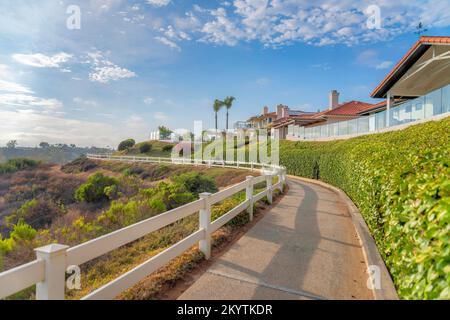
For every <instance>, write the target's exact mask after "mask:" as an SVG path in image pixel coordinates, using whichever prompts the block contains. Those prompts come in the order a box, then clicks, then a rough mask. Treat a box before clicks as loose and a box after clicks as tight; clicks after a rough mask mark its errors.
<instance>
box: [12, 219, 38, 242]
mask: <svg viewBox="0 0 450 320" xmlns="http://www.w3.org/2000/svg"><path fill="white" fill-rule="evenodd" d="M36 234H37V231H36V230H35V229H33V227H31V226H30V225H28V224H26V223H25V222H24V221H19V222H18V223H17V224H16V225H14V227H13V230H12V231H11V234H10V239H13V240H14V241H31V240H33V239H34V238H35V237H36Z"/></svg>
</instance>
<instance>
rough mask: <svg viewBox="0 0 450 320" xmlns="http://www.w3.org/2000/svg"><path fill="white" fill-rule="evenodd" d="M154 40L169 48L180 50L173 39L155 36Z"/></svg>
mask: <svg viewBox="0 0 450 320" xmlns="http://www.w3.org/2000/svg"><path fill="white" fill-rule="evenodd" d="M155 40H156V41H158V42H160V43H162V44H164V45H166V46H169V47H170V48H172V49H174V50H177V51H181V48H180V46H179V45H177V44H176V43H175V42H174V41H172V40H169V39H167V38H166V37H155Z"/></svg>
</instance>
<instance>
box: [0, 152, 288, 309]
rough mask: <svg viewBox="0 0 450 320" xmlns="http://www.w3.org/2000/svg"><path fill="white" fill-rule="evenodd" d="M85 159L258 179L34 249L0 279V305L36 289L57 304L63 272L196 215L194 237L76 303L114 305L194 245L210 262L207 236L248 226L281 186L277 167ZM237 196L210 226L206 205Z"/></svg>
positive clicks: (282, 181) (282, 174)
mask: <svg viewBox="0 0 450 320" xmlns="http://www.w3.org/2000/svg"><path fill="white" fill-rule="evenodd" d="M88 158H89V159H95V160H108V161H125V162H136V163H170V164H182V165H204V166H209V167H213V166H214V167H215V166H218V167H232V168H240V169H248V170H252V171H253V170H260V171H261V172H262V173H263V174H264V175H262V176H258V177H253V176H248V177H247V179H246V180H245V181H243V182H241V183H238V184H236V185H234V186H231V187H229V188H226V189H224V190H222V191H219V192H217V193H215V194H209V193H203V194H201V195H200V199H199V200H196V201H193V202H191V203H188V204H186V205H184V206H181V207H178V208H176V209H173V210H170V211H167V212H165V213H162V214H160V215H157V216H155V217H152V218H149V219H146V220H143V221H141V222H138V223H136V224H133V225H131V226H128V227H125V228H122V229H119V230H117V231H114V232H111V233H109V234H106V235H104V236H101V237H99V238H96V239H93V240H90V241H87V242H85V243H82V244H80V245H77V246H74V247H72V248H69V247H68V246H64V245H59V244H51V245H48V246H45V247H42V248H38V249H35V251H36V255H37V259H36V260H34V261H32V262H30V263H27V264H24V265H21V266H19V267H16V268H13V269H11V270H8V271H5V272H3V273H0V299H3V298H6V297H9V296H11V295H13V294H15V293H17V292H20V291H21V290H24V289H27V288H29V287H31V286H33V285H35V284H36V299H38V300H63V299H64V298H65V284H66V283H65V276H66V269H67V268H68V267H71V266H74V265H81V264H83V263H86V262H88V261H91V260H93V259H96V258H98V257H101V256H102V255H104V254H107V253H109V252H111V251H113V250H115V249H118V248H120V247H122V246H124V245H126V244H129V243H131V242H133V241H136V240H138V239H140V238H142V237H144V236H146V235H148V234H150V233H152V232H155V231H158V230H160V229H162V228H164V227H167V226H169V225H171V224H173V223H175V222H177V221H179V220H181V219H183V218H186V217H188V216H191V215H193V214H195V213H197V212H199V230H198V231H196V232H194V233H193V234H191V235H189V236H188V237H186V238H184V239H183V240H181V241H180V242H178V243H176V244H175V245H173V246H171V247H169V248H166V249H165V250H164V251H162V252H160V253H159V254H157V255H156V256H154V257H152V258H150V259H149V260H147V261H146V262H144V263H142V264H141V265H139V266H137V267H135V268H133V269H132V270H130V271H128V272H126V273H125V274H123V275H121V276H120V277H118V278H116V279H114V280H112V281H111V282H109V283H107V284H106V285H104V286H102V287H100V288H98V289H96V290H95V291H93V292H91V293H90V294H88V295H87V296H85V297H84V298H82V299H83V300H106V299H114V298H116V297H117V296H118V295H120V294H121V293H122V292H124V291H126V290H127V289H129V288H131V287H132V286H133V285H135V284H137V283H138V282H139V281H141V280H143V279H144V278H145V277H147V276H148V275H150V274H151V273H153V272H155V271H157V270H158V269H160V268H161V267H163V266H165V265H166V264H167V263H169V262H170V261H172V260H173V259H175V258H176V257H178V256H180V255H182V254H183V253H184V252H186V251H187V250H189V249H190V248H192V247H193V246H194V245H196V244H197V243H198V245H199V249H200V251H201V252H203V254H204V255H205V258H206V259H209V258H210V256H211V234H212V233H213V232H215V231H217V230H218V229H220V228H221V227H223V226H224V225H225V224H226V223H228V222H229V221H230V220H232V219H233V218H235V217H236V216H237V215H238V214H240V213H242V212H244V211H247V213H248V214H249V218H250V220H253V206H254V204H255V203H256V202H258V201H260V200H261V199H263V198H264V197H267V200H268V202H269V203H272V194H273V192H274V190H277V189H278V190H280V191H282V190H283V188H284V185H285V182H286V170H285V169H284V168H283V167H280V166H275V165H267V164H260V163H246V162H229V161H228V162H227V161H217V160H206V161H205V160H202V161H200V160H190V159H181V160H180V159H174V160H173V159H169V158H156V157H131V156H112V155H88ZM274 177H278V181H277V183H276V184H274V185H272V181H273V178H274ZM263 182H265V183H266V188H265V190H264V191H263V192H261V193H259V194H257V195H253V191H254V186H255V185H258V184H261V183H263ZM243 191H245V194H246V198H245V200H244V201H243V202H242V203H241V204H239V205H238V206H236V207H235V208H233V209H231V210H230V211H229V212H228V213H226V214H224V215H223V216H221V217H220V218H218V219H216V220H215V221H211V206H212V205H214V204H216V203H219V202H221V201H223V200H225V199H227V198H229V197H231V196H233V195H236V194H237V193H239V192H243Z"/></svg>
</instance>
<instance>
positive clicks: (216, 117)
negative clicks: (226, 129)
mask: <svg viewBox="0 0 450 320" xmlns="http://www.w3.org/2000/svg"><path fill="white" fill-rule="evenodd" d="M217 129H218V128H217V112H216V132H217Z"/></svg>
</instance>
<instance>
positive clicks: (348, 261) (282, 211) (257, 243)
mask: <svg viewBox="0 0 450 320" xmlns="http://www.w3.org/2000/svg"><path fill="white" fill-rule="evenodd" d="M366 270H367V267H366V264H365V261H364V257H363V252H362V248H361V245H360V243H359V240H358V237H357V234H356V230H355V228H354V225H353V222H352V218H351V216H350V215H349V213H348V208H347V206H346V204H345V203H344V202H342V200H341V199H340V197H339V196H338V195H337V194H335V193H334V192H332V191H330V190H328V189H325V188H323V187H321V186H318V185H315V184H310V183H306V182H302V181H298V180H289V191H288V193H287V195H285V196H284V198H283V199H282V200H281V201H280V202H279V204H278V205H277V206H275V207H274V208H272V209H271V210H270V211H269V212H268V213H267V214H266V215H265V216H264V217H263V218H262V219H261V221H259V222H258V223H257V224H256V225H255V226H254V227H253V228H252V229H251V230H249V231H248V232H247V234H245V235H244V236H243V237H242V238H241V239H239V241H237V242H236V243H235V244H234V245H233V246H232V247H231V248H230V249H229V250H228V251H227V252H226V253H224V254H223V255H222V256H221V257H219V258H218V259H217V260H216V261H215V262H214V263H213V265H212V266H211V267H210V268H209V269H208V270H207V271H206V272H205V273H204V274H203V275H202V276H200V278H199V279H198V280H197V281H196V282H195V283H194V284H193V285H192V286H191V287H189V288H188V289H187V290H186V291H185V292H184V293H183V294H182V295H181V296H180V297H179V299H186V300H191V299H202V300H203V299H205V300H208V299H217V300H219V299H230V300H238V299H264V300H270V299H272V300H275V299H373V294H372V291H371V290H369V289H368V288H367V285H366V283H367V278H368V274H367V271H366Z"/></svg>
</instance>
